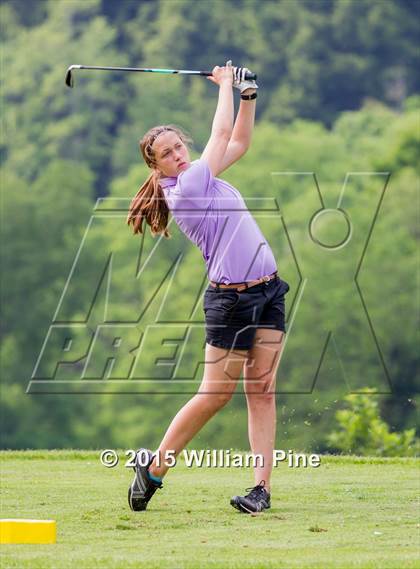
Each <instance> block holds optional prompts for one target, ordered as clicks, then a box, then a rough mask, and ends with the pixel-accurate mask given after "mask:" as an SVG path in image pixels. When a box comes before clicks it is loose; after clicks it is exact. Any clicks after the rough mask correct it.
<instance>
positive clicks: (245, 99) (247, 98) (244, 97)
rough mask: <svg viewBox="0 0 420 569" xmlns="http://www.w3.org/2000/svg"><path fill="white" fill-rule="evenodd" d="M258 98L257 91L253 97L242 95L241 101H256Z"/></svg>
mask: <svg viewBox="0 0 420 569" xmlns="http://www.w3.org/2000/svg"><path fill="white" fill-rule="evenodd" d="M256 98H257V92H256V91H255V93H252V95H241V99H242V100H243V101H252V99H256Z"/></svg>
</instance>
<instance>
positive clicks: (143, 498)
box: [128, 448, 162, 512]
mask: <svg viewBox="0 0 420 569" xmlns="http://www.w3.org/2000/svg"><path fill="white" fill-rule="evenodd" d="M152 461H153V453H152V451H151V450H149V449H146V448H141V449H139V450H138V451H137V452H136V458H135V461H134V464H135V466H133V470H134V472H135V473H136V474H135V476H134V480H133V482H132V483H131V486H130V487H129V489H128V503H129V505H130V508H131V509H132V510H133V511H134V512H140V511H142V510H145V509H146V508H147V504H148V503H149V500H150V498H151V497H152V496H153V494H154V493H155V492H156V490H157V489H158V488H162V484H159V483H158V482H154V481H153V480H150V478H149V477H148V475H147V470H148V468H149V466H150V464H151V463H152Z"/></svg>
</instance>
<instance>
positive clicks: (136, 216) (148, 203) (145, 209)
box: [127, 125, 192, 239]
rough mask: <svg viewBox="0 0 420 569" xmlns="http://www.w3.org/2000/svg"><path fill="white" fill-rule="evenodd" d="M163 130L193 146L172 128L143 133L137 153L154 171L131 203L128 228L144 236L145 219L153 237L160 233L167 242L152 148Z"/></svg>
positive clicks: (163, 205)
mask: <svg viewBox="0 0 420 569" xmlns="http://www.w3.org/2000/svg"><path fill="white" fill-rule="evenodd" d="M166 130H171V131H173V132H175V133H176V134H177V135H178V136H179V138H180V139H181V140H182V142H183V143H184V144H187V145H190V144H191V143H192V140H191V138H190V137H189V136H188V135H187V134H185V133H184V132H183V131H182V130H181V129H180V128H178V127H177V126H175V125H164V126H156V127H153V128H151V129H150V130H149V131H148V132H146V134H145V135H144V136H143V138H142V139H141V140H140V142H139V145H140V152H141V154H142V156H143V158H144V161H145V162H146V164H147V165H148V166H149V168H153V171H152V173H151V174H150V175H149V177H148V178H147V180H146V181H145V182H144V184H143V185H142V186H141V188H140V189H139V191H138V192H137V194H136V195H135V196H134V198H133V199H132V201H131V204H130V208H129V212H128V216H127V225H130V224H132V225H133V233H134V234H136V233H143V220H145V221H146V223H147V224H148V225H150V231H151V234H152V235H153V236H155V235H159V234H162V233H163V235H164V236H165V237H166V238H168V239H169V238H170V236H171V235H170V233H169V231H168V230H167V226H168V218H169V208H168V205H167V203H166V200H165V195H164V193H163V190H162V188H161V186H160V183H159V179H160V172H159V171H158V170H157V169H155V168H154V166H155V165H156V160H155V155H154V152H153V149H152V145H153V143H154V141H155V139H156V138H157V136H158V135H159V134H161V133H162V132H164V131H166Z"/></svg>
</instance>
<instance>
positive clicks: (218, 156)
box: [201, 65, 233, 176]
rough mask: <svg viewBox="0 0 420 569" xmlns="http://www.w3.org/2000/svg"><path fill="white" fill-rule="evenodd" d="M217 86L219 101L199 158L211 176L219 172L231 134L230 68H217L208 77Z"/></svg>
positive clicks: (231, 99)
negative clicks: (208, 169) (206, 165)
mask: <svg viewBox="0 0 420 569" xmlns="http://www.w3.org/2000/svg"><path fill="white" fill-rule="evenodd" d="M209 79H210V80H211V81H213V83H216V84H217V85H219V100H218V103H217V107H216V112H215V114H214V119H213V125H212V129H211V135H210V138H209V141H208V142H207V145H206V147H205V149H204V152H203V154H202V155H201V158H202V159H203V160H206V162H207V164H208V165H209V168H210V171H211V173H212V174H213V176H216V175H217V174H218V173H219V172H221V166H222V162H223V160H224V157H225V155H226V151H227V147H228V143H229V140H230V139H231V136H232V134H233V131H232V129H233V90H232V82H233V71H232V67H231V66H229V65H228V66H226V67H218V66H216V67H215V68H214V69H213V71H212V76H211V77H209Z"/></svg>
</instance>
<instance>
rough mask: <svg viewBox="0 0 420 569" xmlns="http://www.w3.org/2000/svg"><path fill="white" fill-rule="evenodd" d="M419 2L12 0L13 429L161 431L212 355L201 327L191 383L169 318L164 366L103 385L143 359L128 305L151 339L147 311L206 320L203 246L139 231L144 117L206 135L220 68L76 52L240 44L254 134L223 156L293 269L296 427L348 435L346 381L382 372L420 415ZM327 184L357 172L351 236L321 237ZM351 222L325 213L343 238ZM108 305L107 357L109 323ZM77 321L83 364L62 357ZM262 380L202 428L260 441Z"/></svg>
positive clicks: (215, 56) (5, 245)
mask: <svg viewBox="0 0 420 569" xmlns="http://www.w3.org/2000/svg"><path fill="white" fill-rule="evenodd" d="M419 15H420V14H419V4H418V2H416V1H411V0H349V1H347V0H319V1H315V0H300V1H299V2H291V1H288V0H267V1H265V2H257V1H254V0H215V1H204V2H191V1H190V0H176V1H169V0H141V1H136V2H134V1H131V0H122V1H121V2H115V1H113V0H88V1H79V0H72V1H71V2H69V1H66V0H37V1H31V2H30V1H28V0H11V1H5V0H4V1H3V2H2V4H1V6H0V23H1V43H2V47H1V55H2V59H1V79H2V89H1V97H2V100H1V103H2V115H3V128H2V137H1V141H0V144H1V192H2V201H1V241H2V246H1V250H0V255H1V257H0V261H1V291H0V293H1V320H2V327H1V331H0V338H1V352H0V357H1V401H0V414H1V418H2V441H1V445H2V447H3V448H64V447H74V448H76V447H80V448H105V447H108V448H112V446H119V447H125V448H134V447H135V446H136V445H138V444H139V443H142V445H143V444H144V445H146V446H149V447H151V448H153V447H154V446H156V445H157V444H158V442H159V439H160V436H161V434H162V432H163V429H164V428H165V427H166V425H167V424H168V421H169V420H170V419H171V418H172V416H173V415H174V413H175V412H176V411H177V410H178V409H179V407H180V406H181V405H182V404H183V403H184V402H185V401H186V400H187V399H188V397H190V393H193V392H194V391H195V390H196V388H197V386H198V382H199V381H200V379H201V377H200V374H202V364H200V363H199V362H201V361H202V359H203V346H204V344H203V342H204V329H202V328H200V327H198V328H197V330H198V332H194V335H193V337H192V339H191V340H190V341H188V342H186V343H185V345H184V347H185V354H184V356H183V358H184V359H183V364H184V367H182V368H181V369H180V370H179V371H178V374H179V376H178V378H181V377H188V378H190V379H191V381H190V382H188V383H187V384H186V386H184V388H182V389H181V388H180V383H178V384H176V382H175V383H174V382H172V383H171V377H172V375H171V374H172V372H173V367H171V366H170V365H166V366H165V365H156V359H157V358H159V357H160V358H165V357H166V358H168V357H169V354H170V353H172V352H173V350H172V351H171V350H170V349H165V348H162V345H161V340H162V338H161V335H159V332H157V333H156V334H157V335H156V338H155V341H154V344H153V343H152V344H151V345H152V346H156V349H149V348H148V347H147V348H145V349H143V350H142V353H141V358H139V362H140V363H139V364H138V366H137V369H136V373H137V374H138V375H137V377H139V378H146V380H145V382H144V385H142V384H139V382H135V385H134V387H133V388H131V387H130V386H129V385H128V384H127V382H123V383H122V384H121V387H119V386H118V382H115V381H114V382H113V383H111V382H108V383H109V385H112V386H113V387H112V388H110V389H108V388H107V385H108V384H107V385H106V386H104V384H106V380H107V379H114V380H115V379H119V378H121V377H127V368H126V362H127V359H125V360H124V362H123V363H122V362H120V361H119V360H118V358H117V359H116V362H115V364H114V366H113V367H112V366H111V365H110V363H109V358H110V354H111V353H112V350H110V341H111V340H112V338H111V335H112V334H113V333H114V331H115V330H116V329H117V326H116V325H115V323H119V324H120V325H126V328H125V330H124V332H121V334H123V338H124V342H126V346H129V347H130V348H132V349H134V348H136V347H137V346H138V345H139V339H140V338H141V337H142V334H143V333H144V332H145V330H146V328H147V326H148V325H152V324H154V323H159V322H169V323H174V324H176V323H185V322H186V321H187V322H191V323H196V324H200V323H203V312H202V293H203V291H204V289H203V287H204V286H205V284H206V272H205V265H204V262H203V260H202V257H201V254H200V252H199V251H198V250H197V249H195V248H194V247H193V246H192V245H191V244H190V243H189V242H188V241H187V240H186V238H185V237H184V236H183V235H182V233H180V231H179V230H178V229H177V227H176V225H175V224H174V223H172V224H171V226H170V231H171V234H172V238H171V239H169V240H167V239H164V238H163V237H157V238H153V237H152V236H151V235H150V232H149V231H147V232H146V234H145V235H143V236H142V237H139V236H135V237H134V236H133V235H132V233H131V230H129V229H128V227H127V226H126V224H125V219H126V211H127V207H128V204H129V202H130V199H131V197H132V196H133V195H134V194H135V193H136V192H137V190H138V187H139V186H140V185H141V183H142V182H143V180H144V179H145V177H146V176H147V174H148V170H147V168H146V166H145V165H144V164H143V163H142V162H141V160H140V155H139V150H138V140H139V139H140V138H141V136H142V134H143V133H144V132H145V131H146V130H147V129H148V128H150V127H151V126H154V125H156V124H166V123H175V124H178V125H180V126H182V127H183V128H184V129H185V130H186V131H188V132H189V133H190V134H191V135H192V137H193V139H194V147H193V151H192V155H193V158H197V157H199V156H200V152H201V151H202V149H203V148H204V146H205V144H206V141H207V139H208V136H209V132H210V127H211V122H212V118H213V114H214V110H215V106H216V97H217V88H216V86H215V85H213V84H212V83H211V82H210V81H206V80H205V79H203V78H201V77H185V76H166V75H155V74H134V73H133V74H120V73H106V72H83V71H80V72H76V73H75V86H74V88H73V89H68V88H67V87H66V86H65V85H64V74H65V71H66V68H67V67H68V66H69V65H71V64H75V63H80V64H86V65H115V66H140V67H157V68H159V67H162V68H180V69H209V70H211V69H212V67H213V66H214V65H216V64H217V65H223V64H224V62H225V61H226V60H227V59H232V60H233V63H234V65H246V66H247V67H249V68H250V69H252V70H253V71H255V72H256V73H257V74H258V85H259V87H260V88H259V92H258V95H259V96H258V104H257V120H256V126H255V132H254V136H253V141H252V146H251V148H250V150H249V151H248V153H247V154H246V155H245V156H244V157H243V159H241V160H240V161H239V162H238V163H237V164H235V165H234V166H232V167H231V168H230V169H229V170H228V171H227V172H225V173H223V174H222V177H223V179H226V180H227V181H228V182H230V183H232V184H233V185H234V186H235V187H237V188H238V189H239V190H240V191H241V193H242V195H243V196H244V198H245V199H246V200H247V203H249V205H250V208H252V207H255V212H253V214H254V215H255V218H256V220H257V222H258V224H259V225H260V227H261V229H262V230H263V233H264V234H265V236H266V237H267V239H268V241H269V243H270V245H271V246H272V248H273V251H274V253H275V256H276V259H277V262H278V267H279V272H280V275H281V276H282V278H284V279H285V280H286V281H287V282H288V283H289V284H290V287H291V291H290V293H289V294H288V295H287V309H288V331H289V334H288V339H287V345H286V349H285V353H284V357H283V360H282V363H281V365H280V369H279V372H278V379H277V381H278V383H277V390H278V392H279V393H278V396H277V401H278V442H277V447H278V448H294V449H305V450H308V451H309V450H318V451H325V450H328V449H329V447H328V443H327V441H328V434H329V433H330V432H331V430H332V429H333V427H334V425H335V423H334V413H335V412H336V410H337V409H339V408H340V407H341V405H342V403H343V398H344V396H345V395H346V394H348V393H349V392H354V391H356V392H357V391H360V390H363V389H365V388H376V389H377V391H378V394H377V395H375V398H377V400H378V401H379V402H380V411H381V415H382V418H383V419H384V420H385V421H386V422H387V424H388V425H389V427H390V429H391V430H402V429H406V428H410V427H413V426H415V424H416V393H417V392H418V377H419V374H418V372H419V357H418V340H419V338H418V308H419V306H418V280H416V272H417V271H418V238H419V219H418V205H419V203H418V195H419V194H418V190H419V160H418V154H419V143H420V128H419V126H420V124H419V123H420V114H419V112H420V110H419V107H420V76H419V73H418V69H419V68H420V65H419V64H420V61H419V60H420V52H419V43H418V38H419V37H420V34H419V32H420V29H419V28H420V25H419V22H420V19H419ZM235 98H236V107H237V106H238V104H239V103H238V96H237V95H235ZM285 173H287V175H286V174H285ZM308 173H309V175H308ZM318 187H319V192H320V193H321V195H322V200H323V203H324V207H325V208H331V209H334V208H336V207H337V203H338V198H339V195H340V192H341V191H342V190H343V188H344V190H345V191H344V195H343V200H342V204H341V207H342V208H343V209H344V210H345V211H347V212H348V214H349V216H350V218H351V222H352V228H353V234H352V238H351V240H350V242H349V244H348V245H347V246H346V247H343V248H341V249H336V250H334V251H332V250H331V251H327V252H326V250H325V249H323V248H322V247H317V246H315V245H314V242H313V241H312V240H311V239H310V236H309V232H308V226H309V223H310V220H311V218H312V216H313V215H314V214H315V212H317V211H318V210H320V209H321V207H322V204H321V202H320V194H319V192H318ZM255 198H260V201H258V202H255ZM98 199H100V200H99V202H98V201H97V200H98ZM255 203H256V204H257V205H256V206H255ZM258 204H266V205H267V207H268V210H267V211H268V213H267V211H265V210H264V207H263V206H261V207H260V209H258ZM276 204H277V205H276ZM277 206H278V207H277ZM270 208H271V209H270ZM336 221H337V220H336ZM342 230H343V228H342V225H341V224H340V222H337V223H335V222H334V221H332V222H329V223H328V222H326V221H325V220H324V222H321V223H320V225H319V226H318V227H317V231H318V232H319V236H320V239H322V240H323V241H325V242H336V241H337V239H338V238H339V237H340V235H341V232H342ZM149 254H150V257H149ZM178 258H179V259H181V260H180V262H179V263H177V262H176V260H177V259H178ZM140 269H142V270H141V275H140V278H137V275H138V273H139V270H140ZM143 269H144V270H143ZM149 301H150V306H149V305H148V303H149ZM146 305H147V306H148V310H147V312H146V313H145V316H144V318H142V319H141V320H140V322H139V323H138V324H135V321H136V318H137V317H138V316H139V314H141V311H142V309H143V308H144V307H145V306H146ZM107 323H108V324H109V323H111V324H112V325H111V326H110V329H109V331H108V330H107V329H106V327H102V332H101V334H100V335H99V336H98V337H97V338H96V340H95V351H94V355H95V357H94V358H92V360H91V361H90V362H88V361H87V360H86V350H87V346H88V345H89V339H90V338H91V336H92V334H93V332H95V331H97V330H98V329H99V327H100V326H101V325H103V324H107ZM112 326H115V330H113V329H112ZM69 330H70V332H71V334H73V336H72V338H73V348H72V349H74V350H75V352H73V353H78V354H79V359H78V361H76V362H74V363H73V364H69V363H67V364H66V363H64V362H63V363H60V358H58V357H57V354H61V356H62V354H63V353H64V352H60V349H59V346H62V345H63V342H65V341H66V338H68V334H69V333H70V332H69ZM330 333H331V336H329V334H330ZM171 334H172V332H171ZM179 335H182V326H180V331H179V332H178V336H179ZM171 337H172V336H171ZM327 338H330V340H329V342H328V345H327ZM60 342H61V343H60ZM148 345H149V344H148ZM159 346H160V347H159ZM416 346H417V348H416ZM324 348H325V350H324ZM124 349H126V348H125V347H124ZM127 349H128V348H127ZM321 355H322V358H321ZM61 356H60V357H61ZM70 359H71V358H69V360H70ZM197 362H198V366H197ZM83 370H84V371H83ZM83 373H85V375H84V376H83ZM182 374H184V375H182ZM82 377H84V379H82ZM31 378H34V380H35V381H34V382H33V383H32V384H31V386H30V388H29V390H28V393H27V389H28V385H29V383H30V380H31ZM37 378H44V379H45V378H50V379H51V386H49V385H48V384H47V385H46V386H45V383H44V385H43V387H41V383H39V384H38V385H37V382H36V379H37ZM174 379H176V377H175V378H174ZM93 380H94V381H93ZM100 380H103V381H102V382H101V381H100ZM157 380H159V381H157ZM165 380H168V381H167V382H166V383H165ZM60 381H62V382H63V384H62V388H61V389H60ZM72 381H73V382H74V385H69V384H70V383H71V382H72ZM89 381H91V383H90V384H89ZM53 384H54V385H53ZM241 392H242V386H241V385H239V386H238V395H237V396H235V397H234V398H233V400H232V402H231V403H230V404H229V406H227V407H226V408H225V409H223V410H222V412H221V413H220V414H218V415H217V416H216V417H215V418H214V419H213V420H212V421H211V422H210V423H209V424H208V425H207V426H206V427H205V428H204V429H203V431H202V432H201V433H200V434H199V436H198V437H197V439H196V440H195V441H193V447H194V448H198V447H203V448H204V447H212V448H213V447H214V448H223V447H234V448H247V446H248V442H247V432H246V402H245V398H244V396H243V394H242V393H241ZM232 425H235V429H232Z"/></svg>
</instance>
